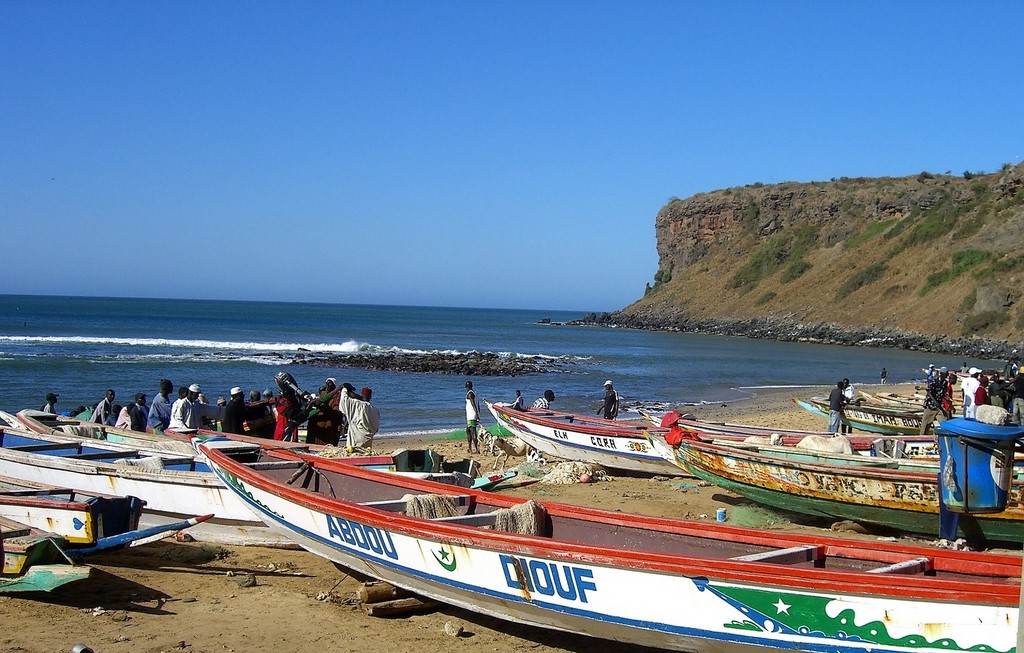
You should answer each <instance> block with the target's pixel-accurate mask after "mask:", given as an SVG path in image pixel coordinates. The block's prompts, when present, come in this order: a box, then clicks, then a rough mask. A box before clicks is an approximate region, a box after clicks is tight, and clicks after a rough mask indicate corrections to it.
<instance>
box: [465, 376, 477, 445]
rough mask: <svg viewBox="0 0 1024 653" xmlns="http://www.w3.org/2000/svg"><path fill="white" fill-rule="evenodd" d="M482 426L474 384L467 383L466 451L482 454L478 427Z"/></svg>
mask: <svg viewBox="0 0 1024 653" xmlns="http://www.w3.org/2000/svg"><path fill="white" fill-rule="evenodd" d="M479 424H480V404H479V403H478V402H477V400H476V393H475V392H473V382H472V381H466V450H467V451H469V452H470V453H473V449H474V448H475V449H476V452H477V453H480V440H479V438H478V437H477V432H476V429H477V426H479Z"/></svg>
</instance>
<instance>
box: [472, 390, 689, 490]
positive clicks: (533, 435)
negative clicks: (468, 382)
mask: <svg viewBox="0 0 1024 653" xmlns="http://www.w3.org/2000/svg"><path fill="white" fill-rule="evenodd" d="M484 404H486V405H487V409H488V410H490V411H491V415H493V416H494V419H496V420H497V421H498V424H499V425H501V427H502V428H504V429H506V430H507V431H509V432H510V433H512V434H514V435H515V436H516V437H518V438H519V439H520V440H522V441H523V442H525V443H526V444H527V445H529V446H531V447H533V448H534V449H537V450H538V451H540V452H541V453H543V454H547V455H550V456H556V457H558V458H564V459H565V460H578V461H580V462H586V463H593V464H596V465H601V466H602V467H606V468H608V469H618V470H625V471H629V472H636V473H642V474H665V475H669V476H680V475H681V474H682V472H681V470H680V469H679V468H677V467H675V466H674V465H672V464H669V463H667V461H666V460H664V459H663V458H662V457H661V456H660V455H658V454H657V452H655V451H654V450H653V449H652V448H651V445H650V443H649V442H648V441H647V439H646V438H645V437H644V431H645V430H646V429H649V428H651V426H650V425H649V424H641V423H636V422H622V421H615V420H606V419H601V418H599V417H590V416H585V415H575V414H572V413H563V412H560V411H557V410H547V409H545V410H540V409H537V408H532V407H531V408H527V409H526V410H512V409H511V408H509V407H508V406H507V405H505V404H501V403H492V402H490V401H484Z"/></svg>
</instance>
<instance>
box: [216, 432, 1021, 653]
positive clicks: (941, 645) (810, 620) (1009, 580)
mask: <svg viewBox="0 0 1024 653" xmlns="http://www.w3.org/2000/svg"><path fill="white" fill-rule="evenodd" d="M211 444H212V443H209V442H208V443H205V444H201V445H199V446H200V448H201V449H205V453H206V456H207V459H208V460H209V464H210V465H211V467H212V468H213V469H214V471H215V473H216V474H217V476H218V477H219V478H220V479H221V481H222V482H223V483H224V485H225V486H226V487H228V488H231V490H232V491H233V492H235V493H236V494H237V496H238V497H239V498H240V499H242V500H243V501H244V502H245V503H246V505H248V506H249V508H250V509H251V510H252V511H253V512H254V513H255V514H257V515H259V516H260V517H261V518H262V519H263V520H265V521H266V522H267V523H268V524H273V525H274V526H276V527H278V528H281V529H284V530H285V532H287V533H288V534H289V536H290V537H292V538H294V540H295V541H296V542H297V543H299V544H300V545H301V546H302V547H304V548H306V549H308V550H309V551H312V552H314V553H316V554H318V555H321V556H323V557H325V558H328V559H330V560H332V561H334V562H336V563H339V564H341V565H344V566H346V567H348V568H350V569H353V570H355V571H358V572H360V573H363V574H366V575H368V576H370V577H373V578H377V579H379V580H383V581H386V582H388V583H391V584H393V585H395V586H397V587H402V588H404V589H407V590H409V591H412V592H414V593H416V594H418V595H421V596H424V597H427V598H432V599H436V600H439V601H442V602H445V603H449V604H452V605H457V606H460V607H463V608H465V609H468V610H471V611H473V612H475V613H480V614H487V615H491V616H494V617H500V618H503V619H508V620H511V621H516V622H520V623H525V624H531V625H534V626H538V627H543V628H552V629H557V630H565V631H570V632H575V633H583V634H587V635H590V636H593V637H600V638H605V639H609V640H615V641H621V642H633V643H637V644H642V645H646V646H654V647H660V648H665V649H672V650H683V651H701V652H703V653H752V652H754V651H782V650H787V651H792V650H799V651H816V652H824V651H833V652H836V653H853V652H858V653H867V652H869V651H870V652H871V653H878V652H884V653H896V652H900V653H910V652H911V651H914V652H918V653H920V652H926V653H938V652H939V651H943V652H948V651H990V652H1000V653H1004V652H1007V651H1013V650H1015V642H1016V637H1017V619H1018V607H1017V604H1018V600H1019V596H1020V582H1019V577H1020V573H1021V560H1020V557H1019V556H1011V555H997V554H992V553H972V552H962V551H949V550H935V549H924V548H918V547H912V546H906V545H902V544H898V543H894V542H879V541H856V540H851V539H842V538H838V537H828V536H818V535H797V534H781V533H766V532H764V531H759V530H752V529H745V528H739V527H733V526H729V525H726V524H715V523H712V524H709V523H707V522H688V521H681V520H674V519H665V518H656V517H647V516H637V515H627V514H622V513H618V512H609V511H603V510H596V509H590V508H583V507H575V506H566V505H559V504H555V503H536V502H532V501H526V500H524V499H517V498H513V497H507V496H502V495H496V494H491V493H487V492H483V491H478V490H471V489H465V488H457V487H452V486H446V485H439V484H436V483H432V482H429V481H421V480H415V479H408V478H403V477H399V476H396V475H394V474H388V473H386V472H378V471H372V470H366V469H360V468H358V467H356V466H352V465H347V464H344V463H341V462H336V461H330V460H324V459H320V458H316V457H314V456H309V455H307V454H302V453H299V452H290V451H284V450H277V451H274V450H266V449H263V450H259V451H256V452H253V451H252V450H239V451H237V452H232V451H231V450H230V449H229V448H227V447H222V448H211Z"/></svg>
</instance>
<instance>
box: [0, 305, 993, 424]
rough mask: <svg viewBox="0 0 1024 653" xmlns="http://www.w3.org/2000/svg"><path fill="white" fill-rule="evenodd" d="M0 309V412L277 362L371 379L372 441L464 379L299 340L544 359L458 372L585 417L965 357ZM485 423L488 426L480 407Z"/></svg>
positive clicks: (301, 310) (222, 378)
mask: <svg viewBox="0 0 1024 653" xmlns="http://www.w3.org/2000/svg"><path fill="white" fill-rule="evenodd" d="M0 316H2V321H0V371H2V373H0V409H2V410H6V411H9V412H15V411H17V410H21V409H22V408H39V407H41V406H42V405H43V403H44V398H45V396H46V393H47V392H55V393H58V394H59V395H60V399H59V402H58V404H57V406H58V409H60V410H71V409H73V408H74V407H76V406H78V405H84V406H93V405H95V404H96V402H98V401H99V400H100V399H101V398H102V397H103V393H104V391H105V390H106V389H107V388H113V389H114V390H115V391H116V392H117V400H118V401H117V403H124V402H127V401H130V400H131V397H132V396H133V395H134V394H135V393H136V392H145V393H146V395H147V396H148V397H149V398H150V399H152V397H153V396H154V395H155V394H156V391H157V382H158V380H159V379H161V378H167V379H170V380H171V381H172V382H173V383H174V385H175V389H177V388H178V386H180V385H182V384H190V383H199V384H200V385H201V386H202V388H203V392H204V394H205V395H206V397H207V398H208V400H209V401H211V402H212V401H214V400H215V399H216V398H217V397H219V396H225V397H226V396H227V394H228V390H229V388H231V387H232V386H236V385H237V386H241V387H242V388H243V389H245V390H246V392H248V391H249V390H251V389H257V390H260V391H262V390H263V389H266V388H271V389H274V390H275V392H276V386H275V385H274V375H275V374H277V373H278V372H279V371H281V370H286V371H288V372H290V373H291V374H292V375H293V376H294V377H295V379H296V381H297V383H298V385H299V387H301V388H302V389H304V390H308V391H311V392H316V391H317V389H318V388H319V387H320V386H321V385H322V384H323V382H324V380H325V379H326V378H327V377H329V376H331V377H335V378H337V379H338V382H339V383H342V382H345V381H347V382H349V383H351V384H352V385H354V386H355V387H357V388H361V387H363V386H369V387H371V388H373V402H374V404H375V405H376V406H377V407H378V408H379V409H380V411H381V416H382V426H381V432H380V435H381V436H387V435H407V434H410V433H422V432H428V433H429V432H438V433H440V432H447V431H450V430H453V429H457V428H461V427H462V426H464V424H465V408H464V405H465V401H464V398H465V382H466V380H467V377H465V376H456V375H446V374H427V373H407V372H385V371H367V370H362V369H353V368H344V369H328V368H322V367H311V366H306V365H292V364H289V362H290V361H291V360H292V357H293V356H294V355H295V354H296V353H299V352H302V351H308V352H316V353H336V354H340V353H346V352H359V353H363V354H372V353H383V352H399V353H401V352H435V351H438V352H458V353H465V352H473V351H476V352H494V353H498V354H501V355H509V356H511V355H517V354H519V355H522V354H528V355H538V356H545V357H551V358H552V359H554V360H556V361H557V362H558V363H559V371H557V372H543V373H536V374H527V375H522V376H516V377H472V379H471V380H472V381H473V384H474V387H475V389H476V391H477V394H478V396H479V397H480V398H481V399H487V400H491V401H512V399H513V398H514V396H515V390H516V389H520V390H522V393H523V397H524V399H525V400H526V401H527V402H528V403H532V402H533V401H534V399H536V398H537V397H539V396H540V395H541V394H542V393H543V392H544V390H545V389H551V390H553V391H554V393H555V397H556V399H555V402H554V403H553V404H552V407H553V408H557V409H559V410H568V411H571V412H582V413H587V412H589V413H594V412H596V410H597V407H598V405H599V403H600V399H601V396H602V384H603V383H604V381H605V380H606V379H611V380H612V381H613V382H614V384H615V388H616V390H617V391H618V392H619V394H620V395H621V396H622V399H623V402H624V406H625V407H626V408H627V409H630V410H635V409H636V408H637V407H643V408H646V409H648V410H651V411H655V412H661V411H663V410H665V409H667V408H669V407H677V406H684V405H693V404H699V403H720V402H731V401H741V400H743V399H745V398H749V397H751V396H753V395H755V394H756V393H757V392H758V390H759V389H763V388H792V389H793V393H794V395H807V394H808V393H809V392H811V390H810V388H812V387H820V386H831V385H832V384H834V383H835V382H836V381H837V380H839V379H841V378H844V377H846V378H849V379H850V381H851V382H852V383H853V384H854V385H860V384H865V383H878V381H879V373H880V371H881V369H882V368H883V367H885V368H886V369H887V370H888V382H889V383H890V384H894V383H903V382H910V381H917V380H921V379H922V378H923V376H924V375H923V372H922V368H925V367H927V366H928V364H929V363H934V364H935V365H946V366H949V367H956V368H959V367H960V365H961V364H962V363H963V362H964V361H963V360H960V359H957V360H952V359H949V358H948V357H942V356H938V355H935V354H928V353H923V352H912V351H897V350H891V349H875V348H859V347H841V346H833V345H822V344H812V343H783V342H774V341H769V340H755V339H748V338H742V337H730V336H712V335H700V334H681V333H659V332H651V331H634V330H629V329H615V328H603V327H594V326H569V325H566V324H565V323H566V322H569V321H571V320H575V319H580V318H582V314H581V313H579V312H574V311H531V310H502V309H476V308H438V307H415V306H370V305H348V304H301V303H287V302H248V301H246V302H242V301H215V300H185V299H126V298H99V297H52V296H23V295H0ZM545 319H547V320H549V321H550V323H542V322H543V321H545ZM967 363H968V364H971V365H978V366H979V367H985V366H986V365H984V361H978V360H968V361H967ZM1001 365H1002V363H1001V362H1000V363H999V366H1000V367H1001ZM989 366H991V364H990V365H989ZM482 407H483V406H482V405H481V408H482ZM484 422H485V424H492V423H493V420H492V419H491V418H490V415H489V414H486V415H484ZM823 426H824V425H823Z"/></svg>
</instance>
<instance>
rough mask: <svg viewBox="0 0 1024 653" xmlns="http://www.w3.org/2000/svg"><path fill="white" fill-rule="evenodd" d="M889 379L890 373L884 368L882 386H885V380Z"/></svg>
mask: <svg viewBox="0 0 1024 653" xmlns="http://www.w3.org/2000/svg"><path fill="white" fill-rule="evenodd" d="M887 378H889V373H888V372H887V371H886V370H885V368H884V367H883V368H882V385H885V380H886V379H887Z"/></svg>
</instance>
